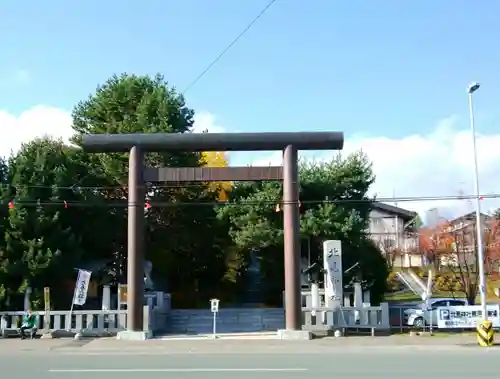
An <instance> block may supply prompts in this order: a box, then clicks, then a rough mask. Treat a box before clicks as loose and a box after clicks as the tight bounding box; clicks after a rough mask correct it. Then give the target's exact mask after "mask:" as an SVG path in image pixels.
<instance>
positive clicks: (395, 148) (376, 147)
mask: <svg viewBox="0 0 500 379" xmlns="http://www.w3.org/2000/svg"><path fill="white" fill-rule="evenodd" d="M456 121H457V119H456V117H450V118H447V119H445V120H442V121H441V122H439V123H438V125H437V126H436V128H435V129H434V131H433V132H432V133H430V134H428V135H418V134H415V135H409V136H406V137H404V138H400V139H391V138H387V137H366V136H365V137H353V138H347V139H346V142H345V148H344V151H343V154H348V153H351V152H354V151H359V150H362V151H364V152H365V153H366V154H367V155H368V157H369V158H370V160H371V161H372V162H373V169H374V171H375V174H376V176H377V179H376V182H375V184H374V185H373V193H374V194H377V196H378V197H379V198H392V197H393V196H394V195H395V196H396V197H397V198H402V197H439V196H459V195H464V194H465V195H471V194H473V193H474V187H473V159H472V139H471V134H470V131H469V130H456V129H455V128H454V127H455V125H456ZM498 146H500V134H496V135H478V136H477V151H478V166H479V178H480V188H481V194H484V195H488V194H494V193H498V192H500V190H498V185H497V177H498V176H499V175H500V148H498ZM302 156H303V157H304V158H306V159H307V158H309V157H310V155H309V156H308V155H307V154H304V155H302ZM328 156H330V157H331V154H326V153H318V154H315V156H314V157H315V158H319V159H328ZM253 164H254V165H268V164H281V152H276V153H273V154H272V155H270V156H269V157H267V158H264V159H260V160H258V161H255V162H254V163H253ZM398 206H400V207H402V208H407V209H411V210H415V211H418V212H419V213H420V214H425V211H427V210H428V209H430V208H434V207H437V208H439V213H440V214H441V216H443V217H455V216H458V215H460V214H463V213H465V212H470V211H472V210H473V209H475V208H474V201H473V200H472V201H471V200H454V201H450V200H438V201H435V200H433V201H408V202H407V201H404V202H403V201H400V202H399V203H398ZM497 206H500V204H499V202H498V201H496V200H488V199H486V200H483V201H482V207H483V211H489V210H491V209H493V208H496V207H497Z"/></svg>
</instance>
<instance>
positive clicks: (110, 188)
mask: <svg viewBox="0 0 500 379" xmlns="http://www.w3.org/2000/svg"><path fill="white" fill-rule="evenodd" d="M2 187H3V188H5V189H13V190H14V191H19V190H23V189H24V190H29V189H50V190H53V191H56V190H68V191H73V192H77V193H78V192H80V191H83V190H86V191H117V190H123V191H126V190H128V186H126V185H124V186H119V185H116V186H80V185H77V184H75V185H72V186H57V185H54V186H49V185H10V184H8V183H6V184H0V188H2ZM145 188H146V189H147V190H153V189H175V188H207V184H204V183H182V184H180V183H177V184H151V185H146V186H145ZM96 195H97V194H96ZM476 197H477V195H464V194H459V195H436V196H400V197H375V199H374V200H373V199H367V200H363V201H366V202H373V201H376V202H389V203H390V202H414V201H446V200H471V199H476ZM480 198H481V199H498V198H500V193H492V194H488V195H481V196H480ZM350 201H354V202H359V201H360V200H349V199H338V200H331V202H350ZM313 202H325V201H324V200H317V201H316V200H314V201H313ZM304 203H307V201H304Z"/></svg>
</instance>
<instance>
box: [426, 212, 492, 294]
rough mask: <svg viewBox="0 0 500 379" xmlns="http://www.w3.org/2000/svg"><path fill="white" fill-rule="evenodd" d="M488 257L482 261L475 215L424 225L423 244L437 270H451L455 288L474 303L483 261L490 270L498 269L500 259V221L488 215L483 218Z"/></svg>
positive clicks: (428, 257)
mask: <svg viewBox="0 0 500 379" xmlns="http://www.w3.org/2000/svg"><path fill="white" fill-rule="evenodd" d="M481 229H482V240H483V256H484V261H483V262H479V260H478V256H479V255H478V250H477V231H476V222H475V219H471V218H469V217H463V218H458V219H456V220H453V222H450V221H445V222H442V223H441V224H439V225H438V226H436V227H435V228H424V229H422V230H421V234H420V248H421V251H422V252H423V253H424V254H425V256H426V257H427V259H428V261H429V262H430V263H431V264H432V265H433V266H434V267H435V270H436V271H443V270H446V271H449V272H451V274H452V275H451V277H452V278H453V281H452V282H453V283H457V284H455V285H454V289H453V290H454V291H455V292H461V293H462V294H463V295H464V296H465V297H466V298H467V299H468V301H469V303H470V304H475V301H476V296H477V294H478V285H479V264H482V265H484V267H485V271H486V274H492V273H494V272H498V268H499V263H500V223H499V220H497V219H495V218H494V217H489V216H486V217H484V219H483V221H482V228H481Z"/></svg>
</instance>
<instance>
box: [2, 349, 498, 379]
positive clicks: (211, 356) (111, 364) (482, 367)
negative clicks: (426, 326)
mask: <svg viewBox="0 0 500 379" xmlns="http://www.w3.org/2000/svg"><path fill="white" fill-rule="evenodd" d="M23 342H25V345H24V346H23V345H22V344H20V343H16V344H15V346H16V347H15V348H10V349H9V348H8V346H7V344H6V343H7V341H5V342H2V343H0V365H1V367H2V377H4V376H5V377H8V378H16V379H28V378H33V377H36V378H37V379H56V378H64V379H68V378H75V379H86V378H89V379H90V378H96V377H99V378H101V377H102V378H106V379H118V378H120V379H127V378H138V377H140V378H141V379H148V378H151V379H168V378H172V379H182V378H186V379H197V378H204V379H206V378H209V379H211V378H214V379H215V378H218V379H225V378H228V379H229V378H231V379H232V378H234V377H235V376H237V377H238V379H250V378H256V377H260V379H266V378H270V379H271V378H272V379H275V378H276V379H280V378H283V379H285V378H287V379H293V378H297V379H306V378H307V379H309V378H311V377H314V376H315V375H328V376H329V377H336V378H350V379H358V378H370V379H392V378H394V379H400V378H409V379H411V378H422V376H423V375H431V376H432V377H434V378H441V379H442V378H450V379H452V378H453V379H465V378H467V379H469V378H470V377H479V376H480V377H481V378H486V379H488V378H491V379H493V378H498V375H499V372H500V367H499V365H498V362H499V359H500V348H492V349H489V350H485V349H480V348H478V347H470V346H469V347H468V346H452V345H432V346H410V345H406V346H399V347H398V346H383V345H382V346H381V347H380V348H376V347H368V348H367V347H364V348H363V347H362V346H355V345H353V344H352V343H350V344H346V347H345V348H344V347H342V345H340V344H337V342H335V343H334V344H329V343H328V341H326V342H325V341H321V342H319V343H315V342H313V343H305V344H304V343H302V344H299V343H290V344H289V343H286V342H282V341H259V342H255V341H251V343H249V342H245V341H237V342H232V341H231V342H230V341H206V342H203V341H190V342H189V343H188V342H167V341H162V342H163V344H159V343H156V344H149V343H148V342H146V343H143V344H142V346H141V344H126V343H124V342H121V345H120V344H116V343H114V342H113V343H112V344H109V345H107V346H106V347H104V345H103V344H102V343H101V344H100V345H99V344H96V345H93V344H92V343H90V344H84V343H80V344H78V343H74V342H71V341H69V342H58V343H55V342H54V343H53V345H50V346H49V345H43V344H42V343H43V342H42V341H23ZM190 345H191V346H193V348H192V349H189V348H188V346H190ZM249 345H250V347H251V348H249ZM12 346H14V345H12ZM120 346H121V347H120ZM300 346H302V350H303V353H305V354H301V353H300ZM252 350H253V351H252ZM308 353H309V354H308Z"/></svg>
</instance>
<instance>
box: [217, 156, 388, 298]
mask: <svg viewBox="0 0 500 379" xmlns="http://www.w3.org/2000/svg"><path fill="white" fill-rule="evenodd" d="M299 175H300V180H299V182H300V201H301V206H300V212H301V220H300V229H301V236H302V238H303V240H304V243H303V248H302V250H310V251H308V253H309V254H310V255H311V257H312V259H313V260H319V259H320V257H321V256H322V253H321V248H322V243H323V241H324V240H327V239H339V240H342V243H343V251H344V258H343V265H344V267H345V268H346V269H347V268H349V267H351V266H353V265H354V264H358V266H359V268H360V270H353V271H352V272H351V274H350V275H348V278H346V279H347V280H346V283H352V280H359V279H360V277H361V278H362V280H364V283H365V284H366V286H369V287H373V288H374V289H376V291H377V293H375V294H374V296H375V298H377V296H379V299H380V296H382V295H383V292H384V290H385V285H386V277H387V267H386V264H385V261H384V260H383V258H382V256H381V254H380V251H379V250H378V248H377V247H376V246H375V245H374V244H373V243H371V241H369V239H368V236H367V234H366V230H367V226H368V225H367V221H368V215H369V212H370V209H371V201H372V199H370V198H369V197H368V196H367V192H368V189H369V187H370V185H371V184H372V183H373V181H374V176H373V172H372V168H371V164H370V162H369V161H368V159H367V158H366V156H365V155H363V154H353V155H350V156H349V157H347V158H345V159H343V158H342V157H341V156H340V155H339V156H337V157H335V158H333V159H332V160H331V161H329V162H326V163H306V162H303V163H302V164H301V166H300V170H299ZM281 199H282V186H281V183H279V182H261V183H239V184H237V185H236V186H235V187H234V188H233V190H232V191H231V193H230V196H229V200H228V201H229V203H228V205H227V206H224V207H220V208H219V209H218V214H219V218H220V219H222V220H225V221H226V222H228V223H229V225H230V229H229V234H230V236H231V238H232V240H233V241H234V243H235V244H236V246H238V248H239V251H240V255H239V257H238V258H239V262H242V263H244V262H245V259H244V258H242V257H245V256H247V255H248V253H249V252H250V251H254V252H255V251H258V252H259V253H258V256H259V259H260V260H261V261H262V268H263V270H264V276H265V278H267V284H268V286H269V287H270V290H269V291H268V293H270V294H274V296H276V294H278V295H279V291H278V289H279V288H281V287H282V283H283V215H282V213H281V206H280V203H281ZM354 274H356V275H355V277H354V276H353V275H354ZM278 278H279V279H278ZM276 287H278V288H276Z"/></svg>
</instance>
